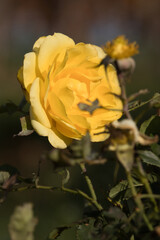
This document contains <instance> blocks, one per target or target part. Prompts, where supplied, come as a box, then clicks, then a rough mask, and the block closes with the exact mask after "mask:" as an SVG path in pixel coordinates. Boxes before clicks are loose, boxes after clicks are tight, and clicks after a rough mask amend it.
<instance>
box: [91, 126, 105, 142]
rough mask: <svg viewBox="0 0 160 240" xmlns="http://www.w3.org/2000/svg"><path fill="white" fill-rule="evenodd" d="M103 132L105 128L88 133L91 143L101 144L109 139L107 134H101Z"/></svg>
mask: <svg viewBox="0 0 160 240" xmlns="http://www.w3.org/2000/svg"><path fill="white" fill-rule="evenodd" d="M104 131H105V127H100V128H97V129H92V130H91V131H90V136H91V141H92V142H103V141H105V140H106V139H107V138H108V137H109V134H108V133H103V132H104Z"/></svg>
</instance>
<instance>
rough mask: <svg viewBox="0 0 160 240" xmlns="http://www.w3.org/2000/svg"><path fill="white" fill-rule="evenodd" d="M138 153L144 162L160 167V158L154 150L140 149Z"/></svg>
mask: <svg viewBox="0 0 160 240" xmlns="http://www.w3.org/2000/svg"><path fill="white" fill-rule="evenodd" d="M138 154H139V156H140V157H141V159H142V161H143V162H145V163H147V164H149V165H153V166H156V167H160V158H159V157H158V156H156V155H155V154H154V153H153V152H151V151H148V150H139V151H138Z"/></svg>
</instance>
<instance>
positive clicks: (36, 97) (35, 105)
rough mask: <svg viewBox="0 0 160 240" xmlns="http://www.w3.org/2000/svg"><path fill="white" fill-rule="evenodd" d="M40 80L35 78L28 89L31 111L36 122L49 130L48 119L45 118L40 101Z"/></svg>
mask: <svg viewBox="0 0 160 240" xmlns="http://www.w3.org/2000/svg"><path fill="white" fill-rule="evenodd" d="M39 85H40V79H39V78H36V79H35V81H34V82H33V84H32V86H31V89H30V102H31V109H32V112H33V113H34V115H35V117H36V120H37V121H38V122H39V123H41V124H42V125H43V126H45V127H48V128H51V124H50V121H49V117H48V116H47V114H46V112H45V110H44V108H43V106H42V103H41V101H40V86H39Z"/></svg>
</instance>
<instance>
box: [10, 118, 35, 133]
mask: <svg viewBox="0 0 160 240" xmlns="http://www.w3.org/2000/svg"><path fill="white" fill-rule="evenodd" d="M20 121H21V128H22V131H21V132H19V133H18V134H17V135H14V136H28V135H30V134H32V133H33V132H34V130H33V128H32V125H31V121H30V117H29V116H25V117H22V118H20Z"/></svg>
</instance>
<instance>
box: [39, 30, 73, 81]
mask: <svg viewBox="0 0 160 240" xmlns="http://www.w3.org/2000/svg"><path fill="white" fill-rule="evenodd" d="M74 45H75V43H74V41H73V40H72V39H71V38H69V37H67V36H65V35H64V34H61V33H55V34H54V35H53V36H47V37H46V38H45V39H44V41H43V43H42V44H41V47H40V50H39V54H38V66H39V70H40V72H41V74H42V75H43V77H44V78H45V77H46V76H47V74H48V70H49V68H50V66H51V65H52V63H53V60H54V59H55V58H56V56H57V54H58V53H61V51H62V50H63V49H67V48H69V47H72V46H74Z"/></svg>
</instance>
